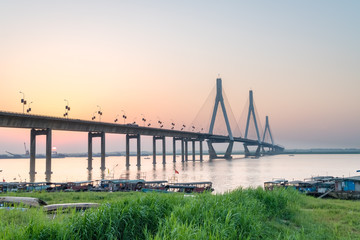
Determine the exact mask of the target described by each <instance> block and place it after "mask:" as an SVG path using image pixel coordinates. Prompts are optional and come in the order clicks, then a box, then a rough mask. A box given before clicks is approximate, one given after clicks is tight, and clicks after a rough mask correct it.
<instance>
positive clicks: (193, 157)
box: [191, 140, 195, 162]
mask: <svg viewBox="0 0 360 240" xmlns="http://www.w3.org/2000/svg"><path fill="white" fill-rule="evenodd" d="M191 141H192V160H193V162H194V161H195V140H191Z"/></svg>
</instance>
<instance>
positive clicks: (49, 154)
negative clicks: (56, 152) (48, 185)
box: [45, 128, 53, 182]
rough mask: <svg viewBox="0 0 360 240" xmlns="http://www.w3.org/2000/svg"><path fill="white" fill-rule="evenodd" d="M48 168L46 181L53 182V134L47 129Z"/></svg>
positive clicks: (46, 169)
mask: <svg viewBox="0 0 360 240" xmlns="http://www.w3.org/2000/svg"><path fill="white" fill-rule="evenodd" d="M45 134H46V164H45V166H46V168H45V176H46V177H45V180H46V181H47V182H50V180H51V174H52V173H53V172H52V171H51V148H52V134H51V129H49V128H48V129H46V133H45Z"/></svg>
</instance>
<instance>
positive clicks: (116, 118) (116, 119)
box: [114, 114, 119, 122]
mask: <svg viewBox="0 0 360 240" xmlns="http://www.w3.org/2000/svg"><path fill="white" fill-rule="evenodd" d="M118 116H119V114H118V115H116V117H115V120H114V122H117V121H119V119H118Z"/></svg>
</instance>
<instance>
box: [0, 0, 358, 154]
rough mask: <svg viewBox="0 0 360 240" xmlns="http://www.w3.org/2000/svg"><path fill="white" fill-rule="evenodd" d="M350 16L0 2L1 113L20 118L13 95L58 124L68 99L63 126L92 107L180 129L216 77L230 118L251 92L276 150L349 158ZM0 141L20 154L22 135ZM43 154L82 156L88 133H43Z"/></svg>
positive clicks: (239, 6)
mask: <svg viewBox="0 0 360 240" xmlns="http://www.w3.org/2000/svg"><path fill="white" fill-rule="evenodd" d="M359 12H360V1H355V0H354V1H331V0H326V1H325V0H323V1H296V2H295V1H208V0H207V1H205V0H204V1H152V0H150V1H145V0H144V1H89V0H86V1H1V2H0V111H11V112H22V104H21V103H20V99H21V97H22V94H20V93H19V91H22V92H24V93H25V98H26V100H27V101H28V102H33V103H32V104H31V108H32V112H31V113H32V114H40V115H50V116H57V117H61V116H62V114H63V113H64V110H65V109H64V108H65V104H66V102H65V101H64V99H67V100H68V101H69V103H70V107H71V111H70V113H69V115H70V117H71V118H78V119H85V120H91V117H92V116H93V113H94V112H95V111H97V110H98V107H97V105H99V106H101V108H102V111H103V113H104V115H103V118H102V121H105V122H113V120H114V119H115V117H116V115H118V114H122V113H123V112H122V110H123V111H125V113H126V115H127V116H128V121H129V122H130V121H133V120H134V121H137V122H139V121H140V119H141V114H143V115H144V116H146V118H147V119H148V120H151V121H152V122H153V123H155V122H157V120H159V119H160V120H162V121H164V122H165V123H170V122H171V121H174V122H175V123H176V124H178V125H180V124H182V123H185V124H190V123H191V122H192V121H193V120H194V118H195V116H196V115H197V113H198V112H199V110H200V109H201V107H202V106H203V104H204V102H205V100H206V99H207V97H208V96H209V94H210V92H211V90H212V89H213V87H214V86H215V83H216V78H217V77H218V76H219V75H220V77H221V78H222V80H223V87H224V90H225V92H226V95H227V98H228V100H229V103H230V105H231V107H232V112H233V113H234V115H235V117H236V118H238V119H239V118H240V116H241V114H243V109H244V107H245V105H246V102H247V99H248V92H249V90H250V89H252V90H253V91H254V97H255V102H256V106H257V110H258V112H259V114H260V119H261V120H262V125H263V126H264V125H265V121H264V120H265V116H266V115H268V116H269V118H270V125H271V128H272V131H273V134H274V138H275V141H276V143H279V144H281V145H283V146H285V147H286V148H355V147H356V148H360V93H359V91H360V65H359V63H360V45H359V43H360V14H359ZM244 124H245V123H240V128H241V129H243V128H244ZM0 136H1V137H0V154H5V151H11V152H17V153H21V152H22V151H23V143H24V142H26V144H27V145H29V139H30V131H29V130H24V129H20V130H19V129H5V128H0ZM39 139H40V140H39V143H40V144H39V148H38V149H39V152H44V144H41V143H42V142H44V138H39ZM148 140H149V139H145V140H144V141H145V143H144V149H145V150H150V149H151V145H150V141H148ZM147 142H148V143H147ZM53 145H54V146H56V147H57V149H58V151H59V152H65V153H66V152H86V150H87V148H86V146H87V135H86V133H72V132H54V133H53ZM170 147H171V146H169V148H170ZM98 149H99V148H98V146H97V147H95V149H94V150H95V151H97V150H98ZM124 149H125V147H124V136H109V137H107V151H123V150H124ZM239 150H241V149H240V148H239Z"/></svg>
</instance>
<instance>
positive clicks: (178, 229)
mask: <svg viewBox="0 0 360 240" xmlns="http://www.w3.org/2000/svg"><path fill="white" fill-rule="evenodd" d="M2 195H4V194H2ZM9 195H11V196H22V197H37V198H40V199H42V200H44V201H46V202H47V203H49V204H54V203H65V202H96V203H100V207H99V208H96V209H89V210H87V211H85V213H81V212H74V211H70V212H68V213H58V214H56V215H47V214H46V213H45V212H44V211H39V210H38V209H36V208H33V209H29V210H27V211H19V210H11V211H9V210H4V209H3V210H0V219H1V221H0V238H1V239H136V238H138V239H175V238H177V239H211V238H212V239H239V237H240V238H244V239H245V238H249V239H260V238H261V239H359V238H360V227H359V226H360V224H359V223H360V213H359V212H360V206H359V202H353V201H341V200H323V199H321V200H320V199H314V198H311V197H307V196H304V195H301V194H299V193H298V192H296V191H291V190H285V189H276V190H275V191H264V190H262V189H261V188H258V189H246V190H236V191H233V192H230V193H226V194H218V195H212V194H208V193H205V194H195V195H183V194H158V193H151V194H145V193H138V192H133V193H121V192H117V193H101V192H100V193H95V192H83V193H64V192H60V193H44V192H41V193H14V194H7V196H9ZM184 196H194V197H184ZM54 216H55V217H54Z"/></svg>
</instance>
